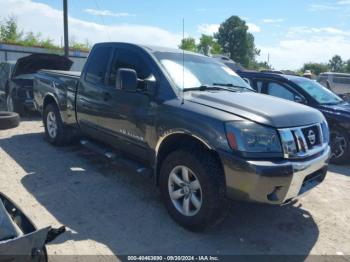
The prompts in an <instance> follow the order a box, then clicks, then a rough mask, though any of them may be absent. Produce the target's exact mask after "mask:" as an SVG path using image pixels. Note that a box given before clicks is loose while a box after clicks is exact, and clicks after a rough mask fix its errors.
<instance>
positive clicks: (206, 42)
mask: <svg viewBox="0 0 350 262" xmlns="http://www.w3.org/2000/svg"><path fill="white" fill-rule="evenodd" d="M197 49H198V51H199V52H200V53H202V54H204V55H210V54H221V53H222V50H221V46H220V45H219V44H218V43H217V42H216V41H215V39H214V37H213V36H210V35H204V34H203V35H202V36H201V38H200V39H199V44H198V46H197Z"/></svg>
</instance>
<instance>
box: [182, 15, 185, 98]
mask: <svg viewBox="0 0 350 262" xmlns="http://www.w3.org/2000/svg"><path fill="white" fill-rule="evenodd" d="M184 41H185V18H183V19H182V43H184ZM184 103H185V49H184V48H182V102H181V104H182V105H183V104H184Z"/></svg>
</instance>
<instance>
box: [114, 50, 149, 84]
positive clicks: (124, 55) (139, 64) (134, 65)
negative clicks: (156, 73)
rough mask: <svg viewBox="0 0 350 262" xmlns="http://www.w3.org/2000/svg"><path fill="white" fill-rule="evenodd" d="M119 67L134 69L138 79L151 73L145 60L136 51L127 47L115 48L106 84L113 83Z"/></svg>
mask: <svg viewBox="0 0 350 262" xmlns="http://www.w3.org/2000/svg"><path fill="white" fill-rule="evenodd" d="M119 68H129V69H134V70H135V71H136V73H137V77H138V78H139V79H145V78H147V77H148V76H150V75H151V70H150V68H149V66H148V65H147V64H146V62H145V61H144V60H143V59H142V57H141V56H140V55H138V54H137V53H135V52H133V51H131V50H127V49H117V50H116V53H115V56H114V58H113V62H112V67H111V73H110V75H109V78H108V84H109V85H111V86H114V85H115V82H116V76H117V71H118V69H119Z"/></svg>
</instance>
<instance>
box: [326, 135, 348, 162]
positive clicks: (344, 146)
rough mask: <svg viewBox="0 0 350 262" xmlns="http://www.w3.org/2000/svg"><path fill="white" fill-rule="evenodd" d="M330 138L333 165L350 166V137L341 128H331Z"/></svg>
mask: <svg viewBox="0 0 350 262" xmlns="http://www.w3.org/2000/svg"><path fill="white" fill-rule="evenodd" d="M330 137H331V140H330V145H331V149H332V158H331V163H333V164H350V160H349V157H350V141H349V135H348V134H347V133H346V131H345V130H343V129H341V128H331V130H330Z"/></svg>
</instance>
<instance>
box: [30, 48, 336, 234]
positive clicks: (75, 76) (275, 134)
mask: <svg viewBox="0 0 350 262" xmlns="http://www.w3.org/2000/svg"><path fill="white" fill-rule="evenodd" d="M183 59H184V60H185V63H183V61H184V60H183ZM183 64H184V66H185V68H183ZM34 96H35V104H36V107H37V108H38V109H39V110H40V111H41V112H42V114H43V122H44V127H45V135H46V138H47V141H49V142H50V143H51V144H53V145H64V144H66V143H67V142H69V141H70V140H71V139H72V138H73V137H74V134H75V133H80V134H81V135H82V136H83V138H82V139H81V140H80V141H81V144H82V145H84V146H86V147H88V148H90V149H92V150H95V151H96V152H99V153H101V154H104V155H105V156H107V157H109V158H112V159H116V160H118V162H119V163H123V164H125V166H127V167H129V168H132V169H133V170H135V172H138V173H141V174H149V175H152V176H153V177H154V181H155V184H156V185H158V186H159V188H160V191H161V195H162V199H163V201H164V204H165V206H166V208H167V210H168V212H169V214H170V215H171V217H172V218H173V219H174V220H175V221H177V222H178V223H179V224H181V225H182V226H184V227H186V228H188V229H191V230H202V229H204V228H206V227H207V226H209V225H212V224H215V223H216V222H218V221H220V220H221V218H222V217H223V215H224V214H225V211H226V210H227V198H228V197H232V198H234V199H241V200H247V201H255V202H259V203H266V204H275V205H280V204H285V203H288V202H290V201H291V200H293V199H295V198H297V197H299V196H300V195H302V194H303V193H304V192H305V191H307V190H309V189H311V188H313V187H315V186H316V185H318V184H320V183H321V182H322V181H323V179H324V178H325V176H326V173H327V163H328V158H329V155H330V148H329V146H328V127H327V123H326V120H325V118H324V116H323V115H322V114H321V112H319V111H318V110H315V109H313V108H311V107H307V106H304V105H299V104H297V103H291V102H289V101H286V100H283V99H279V98H274V97H272V96H265V95H261V94H258V93H256V92H254V91H253V90H252V89H251V87H249V86H248V85H247V84H246V83H245V82H244V81H243V80H242V79H241V78H240V77H239V76H238V75H237V74H236V73H234V72H233V71H232V70H231V69H229V68H228V67H227V66H225V65H224V64H222V63H221V62H218V61H217V60H215V59H212V58H209V57H206V56H202V55H199V54H195V53H191V52H185V54H183V53H182V50H177V49H166V48H155V47H145V46H139V45H134V44H126V43H102V44H97V45H95V46H94V47H93V49H92V51H91V53H90V55H89V57H88V60H87V63H86V65H85V67H84V69H83V71H82V73H69V72H62V71H50V70H42V71H40V72H39V73H38V74H37V75H36V78H35V82H34ZM301 141H306V142H305V143H307V145H306V144H302V143H301Z"/></svg>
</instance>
